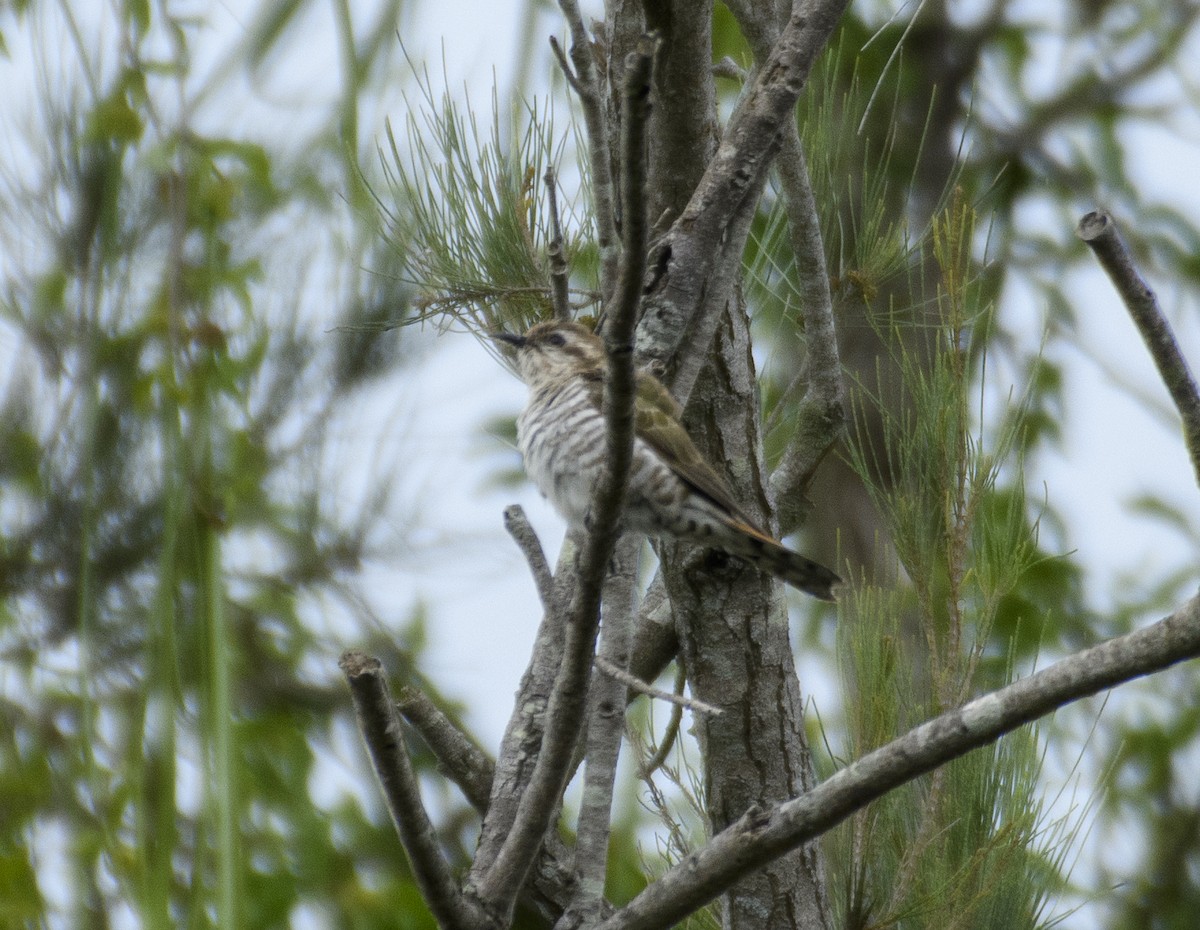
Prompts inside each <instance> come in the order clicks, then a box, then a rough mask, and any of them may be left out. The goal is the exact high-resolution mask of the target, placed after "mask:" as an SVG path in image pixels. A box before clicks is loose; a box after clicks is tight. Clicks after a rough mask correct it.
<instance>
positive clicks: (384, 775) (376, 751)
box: [338, 652, 491, 930]
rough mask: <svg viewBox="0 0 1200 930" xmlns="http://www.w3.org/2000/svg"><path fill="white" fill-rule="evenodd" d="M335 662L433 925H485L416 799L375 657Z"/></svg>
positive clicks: (456, 929) (463, 929) (456, 928)
mask: <svg viewBox="0 0 1200 930" xmlns="http://www.w3.org/2000/svg"><path fill="white" fill-rule="evenodd" d="M338 666H339V667H340V668H341V669H342V672H343V673H344V674H345V676H346V681H347V683H348V684H349V685H350V695H351V697H352V698H353V700H354V710H355V713H356V714H357V716H358V728H359V731H360V732H361V733H362V736H363V741H364V742H365V743H366V744H367V752H368V753H369V754H370V756H371V763H372V764H373V765H374V767H375V775H376V777H378V779H379V784H380V786H381V787H382V788H383V795H384V799H385V800H386V802H387V807H388V811H389V812H390V813H391V815H392V822H393V823H394V824H395V825H396V832H398V833H399V834H400V842H401V843H403V844H404V851H405V853H407V854H408V861H409V864H410V865H411V867H412V871H413V877H414V878H415V879H416V881H417V885H418V887H420V889H421V896H422V897H423V898H424V899H425V903H426V904H428V905H429V909H430V911H431V912H432V913H433V916H434V919H435V920H437V922H438V925H439V926H441V927H445V928H453V930H469V928H472V927H488V926H490V925H491V922H490V920H489V919H488V916H487V914H486V913H485V912H484V911H483V910H482V909H481V908H479V907H478V906H477V905H475V904H473V903H472V902H471V901H470V900H469V899H468V898H467V897H466V896H465V895H463V893H462V891H461V890H460V889H459V887H458V883H457V882H456V881H455V880H454V876H453V875H452V874H451V873H450V867H449V865H448V864H447V862H446V860H445V859H444V858H443V856H442V851H441V847H440V845H439V843H438V838H437V832H436V831H435V830H434V828H433V824H432V823H431V822H430V820H429V815H428V814H427V813H426V812H425V807H424V805H423V804H422V803H421V792H420V789H419V788H418V787H417V778H416V774H415V773H414V772H413V768H412V763H411V762H410V761H409V758H408V753H407V752H405V750H404V741H403V737H402V735H401V724H400V719H399V717H397V715H396V709H395V706H394V705H393V704H392V698H391V695H390V694H389V693H388V686H387V679H386V678H385V677H384V675H383V668H382V666H381V664H380V662H379V660H378V659H376V658H373V657H371V656H367V655H364V654H362V653H361V652H347V653H344V654H343V655H342V658H341V660H340V661H339V662H338Z"/></svg>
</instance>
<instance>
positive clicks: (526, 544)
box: [504, 504, 554, 611]
mask: <svg viewBox="0 0 1200 930" xmlns="http://www.w3.org/2000/svg"><path fill="white" fill-rule="evenodd" d="M504 529H505V530H506V531H507V532H508V535H509V536H511V537H512V538H513V542H515V543H516V544H517V548H518V549H520V550H521V554H522V555H524V556H525V562H526V564H528V565H529V571H530V573H531V574H532V575H533V583H534V585H535V586H536V587H537V593H538V599H539V600H541V602H542V610H545V611H549V610H550V605H551V603H552V601H553V597H554V575H553V574H552V573H551V572H550V564H549V563H548V562H547V561H546V553H545V552H543V551H542V543H541V540H539V539H538V538H537V533H535V532H534V530H533V527H532V526H530V524H529V519H528V518H527V517H526V516H525V510H524V508H523V507H521V505H520V504H513V505H511V506H509V507H505V508H504Z"/></svg>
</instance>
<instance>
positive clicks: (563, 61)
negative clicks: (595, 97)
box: [550, 36, 583, 96]
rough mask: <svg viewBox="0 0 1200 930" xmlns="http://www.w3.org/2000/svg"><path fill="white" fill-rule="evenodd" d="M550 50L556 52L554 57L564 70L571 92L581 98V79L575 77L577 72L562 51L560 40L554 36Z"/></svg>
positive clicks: (551, 38) (551, 39)
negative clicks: (572, 68)
mask: <svg viewBox="0 0 1200 930" xmlns="http://www.w3.org/2000/svg"><path fill="white" fill-rule="evenodd" d="M550 50H551V51H552V52H554V57H555V58H556V59H558V67H559V68H560V69H562V73H563V77H565V78H566V79H567V84H568V86H569V87H570V88H571V90H573V91H575V93H577V94H579V95H580V96H582V95H583V91H582V90H580V88H579V78H577V77H575V72H574V71H572V70H571V63H570V62H569V61H567V55H566V53H565V52H564V51H563V50H562V46H561V45H559V44H558V39H556V38H555V37H554V36H551V37H550Z"/></svg>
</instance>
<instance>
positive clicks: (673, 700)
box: [596, 656, 724, 714]
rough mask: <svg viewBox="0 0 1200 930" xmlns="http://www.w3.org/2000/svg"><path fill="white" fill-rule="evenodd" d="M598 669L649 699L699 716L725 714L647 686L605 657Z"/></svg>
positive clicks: (698, 702) (709, 705)
mask: <svg viewBox="0 0 1200 930" xmlns="http://www.w3.org/2000/svg"><path fill="white" fill-rule="evenodd" d="M596 668H598V669H599V670H600V671H602V672H603V673H604V674H605V675H607V676H608V677H609V678H615V679H616V680H617V681H619V682H621V684H623V685H625V686H626V687H627V688H629V690H630V691H631V692H633V693H634V694H644V695H646V696H647V697H651V698H654V699H656V700H659V701H666V702H667V703H669V704H674V705H675V706H677V707H686V708H687V709H688V710H690V711H692V712H693V713H697V714H720V713H724V711H722V710H721V708H719V707H713V706H712V705H711V704H705V703H704V702H703V701H698V700H696V699H695V698H689V697H685V696H684V695H682V694H676V693H675V692H672V691H663V690H662V689H661V688H656V687H654V686H653V685H649V684H646V682H644V681H642V679H640V678H638V677H637V676H636V675H631V674H630V673H629V672H627V671H625V669H623V668H621V667H620V666H619V665H614V664H613V663H612V662H609V661H608V660H607V659H605V658H604V657H603V656H597V657H596Z"/></svg>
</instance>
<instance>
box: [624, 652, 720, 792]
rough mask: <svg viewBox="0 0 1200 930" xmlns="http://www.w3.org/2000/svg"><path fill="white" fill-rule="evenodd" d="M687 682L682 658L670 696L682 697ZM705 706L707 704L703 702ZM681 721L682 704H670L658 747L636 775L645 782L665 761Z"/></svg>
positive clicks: (677, 733) (685, 668) (673, 745)
mask: <svg viewBox="0 0 1200 930" xmlns="http://www.w3.org/2000/svg"><path fill="white" fill-rule="evenodd" d="M686 684H687V666H686V665H684V663H683V659H680V660H679V667H678V668H677V669H676V670H675V693H674V695H672V697H683V688H684V686H685V685H686ZM704 706H705V707H707V706H708V705H707V704H705V705H704ZM681 723H683V705H681V704H672V705H671V716H670V717H669V718H667V727H666V729H665V730H664V731H663V737H662V740H660V741H659V744H658V748H657V749H656V750H654V755H652V756H651V757H650V758H649V759H647V760H646V761H645V762H644V763H643V764H642V767H641V770H640V771H639V772H638V777H639V778H641V779H643V780H644V781H646V782H649V783H651V784H652V782H650V776H651V775H653V774H654V773H655V772H657V771H658V770H659V769H660V768H661V767H662V765H663V763H665V762H666V761H667V756H669V755H670V754H671V750H672V749H673V748H674V747H675V740H677V739H678V738H679V726H680V724H681Z"/></svg>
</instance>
